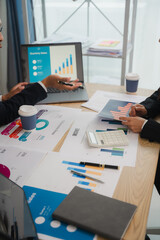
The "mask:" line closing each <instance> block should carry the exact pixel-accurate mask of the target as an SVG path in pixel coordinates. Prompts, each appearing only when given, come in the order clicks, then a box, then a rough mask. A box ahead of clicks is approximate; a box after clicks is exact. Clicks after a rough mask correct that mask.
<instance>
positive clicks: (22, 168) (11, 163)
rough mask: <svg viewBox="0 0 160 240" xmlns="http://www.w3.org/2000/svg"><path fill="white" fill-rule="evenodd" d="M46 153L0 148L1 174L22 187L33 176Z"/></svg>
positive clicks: (10, 147)
mask: <svg viewBox="0 0 160 240" xmlns="http://www.w3.org/2000/svg"><path fill="white" fill-rule="evenodd" d="M45 155H46V153H45V152H41V151H29V150H26V149H22V148H18V147H15V146H14V147H13V146H0V173H2V174H4V175H5V176H6V177H8V178H10V179H11V180H12V181H14V182H15V183H17V184H18V185H20V186H22V185H23V183H24V182H25V181H26V180H27V179H28V178H29V176H30V175H32V174H33V172H34V170H35V169H36V168H37V167H38V165H39V164H40V162H41V161H42V159H43V158H44V156H45Z"/></svg>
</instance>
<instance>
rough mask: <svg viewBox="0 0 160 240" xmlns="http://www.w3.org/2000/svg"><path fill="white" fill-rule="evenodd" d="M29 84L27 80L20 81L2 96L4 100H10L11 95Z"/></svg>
mask: <svg viewBox="0 0 160 240" xmlns="http://www.w3.org/2000/svg"><path fill="white" fill-rule="evenodd" d="M27 84H28V83H27V82H20V83H18V84H16V85H15V86H14V87H13V88H12V89H11V90H10V91H9V92H8V93H7V94H5V95H3V96H2V101H6V100H9V99H10V98H11V97H13V96H14V95H16V94H17V93H19V92H21V91H22V90H23V89H24V88H25V86H26V85H27Z"/></svg>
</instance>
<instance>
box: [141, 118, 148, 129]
mask: <svg viewBox="0 0 160 240" xmlns="http://www.w3.org/2000/svg"><path fill="white" fill-rule="evenodd" d="M147 121H148V120H145V121H144V123H143V125H142V128H141V130H142V129H143V128H144V125H145V124H146V123H147Z"/></svg>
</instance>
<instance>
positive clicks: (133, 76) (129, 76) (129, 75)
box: [126, 73, 139, 80]
mask: <svg viewBox="0 0 160 240" xmlns="http://www.w3.org/2000/svg"><path fill="white" fill-rule="evenodd" d="M126 79H128V80H139V75H138V74H137V73H127V74H126Z"/></svg>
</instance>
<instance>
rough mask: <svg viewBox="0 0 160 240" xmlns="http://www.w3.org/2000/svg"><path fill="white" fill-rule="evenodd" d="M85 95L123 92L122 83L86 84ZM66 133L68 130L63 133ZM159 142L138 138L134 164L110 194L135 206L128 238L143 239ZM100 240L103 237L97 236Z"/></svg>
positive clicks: (67, 105)
mask: <svg viewBox="0 0 160 240" xmlns="http://www.w3.org/2000/svg"><path fill="white" fill-rule="evenodd" d="M86 87H87V90H88V95H89V97H91V96H92V95H93V93H94V92H95V91H96V90H103V91H112V92H121V93H124V92H125V91H124V87H123V86H112V85H106V84H91V83H88V84H86ZM152 92H153V91H150V90H144V89H139V90H138V93H137V94H139V95H144V96H149V95H150V94H151V93H152ZM81 104H82V103H79V102H78V103H63V104H56V105H58V106H66V107H72V108H81V109H83V111H89V110H87V109H85V108H82V107H81ZM66 135H67V133H66ZM64 139H65V136H64V137H63V139H62V140H61V141H60V142H59V143H58V144H57V146H56V148H55V149H54V151H59V149H60V147H61V146H62V144H63V141H64ZM159 147H160V145H159V144H157V143H149V141H147V140H144V139H141V138H139V145H138V152H137V161H136V166H135V167H124V168H123V171H122V174H121V176H120V180H119V182H118V184H117V187H116V189H115V192H114V195H113V197H114V198H116V199H120V200H122V201H126V202H128V203H132V204H135V205H137V206H138V208H137V211H136V214H135V216H134V218H133V220H132V222H131V224H130V226H129V228H128V230H127V232H126V234H125V236H124V239H128V240H143V239H144V238H145V233H146V224H147V218H148V213H149V207H150V201H151V197H152V190H153V185H154V177H155V171H156V165H157V160H158V154H159ZM99 239H101V240H102V238H99Z"/></svg>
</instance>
